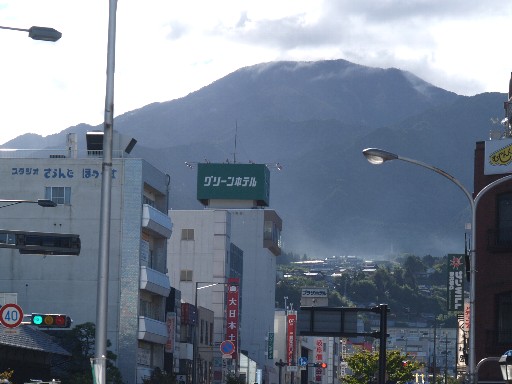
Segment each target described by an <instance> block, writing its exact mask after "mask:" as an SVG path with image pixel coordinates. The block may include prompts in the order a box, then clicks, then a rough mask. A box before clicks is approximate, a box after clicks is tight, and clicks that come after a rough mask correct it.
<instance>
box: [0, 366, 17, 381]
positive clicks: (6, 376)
mask: <svg viewBox="0 0 512 384" xmlns="http://www.w3.org/2000/svg"><path fill="white" fill-rule="evenodd" d="M12 375H14V370H12V369H7V370H6V371H4V372H0V380H7V382H10V381H11V378H12Z"/></svg>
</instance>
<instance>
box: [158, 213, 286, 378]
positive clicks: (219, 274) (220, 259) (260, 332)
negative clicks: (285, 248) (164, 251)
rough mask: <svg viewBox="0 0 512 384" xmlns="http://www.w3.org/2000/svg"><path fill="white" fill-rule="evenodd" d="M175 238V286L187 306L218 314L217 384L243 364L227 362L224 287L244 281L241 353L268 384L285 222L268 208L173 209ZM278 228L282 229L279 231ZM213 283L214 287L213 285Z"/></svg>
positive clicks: (171, 251) (172, 249) (172, 246)
mask: <svg viewBox="0 0 512 384" xmlns="http://www.w3.org/2000/svg"><path fill="white" fill-rule="evenodd" d="M169 214H170V215H171V216H172V218H173V224H174V234H173V236H172V237H171V239H170V241H169V247H168V265H169V274H170V278H171V281H173V284H174V286H175V287H176V288H177V289H179V290H180V291H181V292H182V299H183V300H184V301H187V302H190V303H194V302H197V304H198V307H204V308H208V309H211V310H212V311H213V312H214V334H213V342H214V349H213V352H214V364H213V365H214V372H213V382H220V381H222V379H223V378H224V377H225V375H226V372H232V373H235V372H236V371H237V369H238V368H237V364H239V362H237V361H233V359H226V356H224V357H223V354H222V353H221V352H220V350H219V347H220V344H221V343H222V342H223V341H225V340H226V338H227V336H226V333H227V332H226V331H227V330H226V326H227V319H226V313H228V312H227V311H226V308H227V304H228V303H227V302H226V298H227V296H226V283H227V281H228V279H229V278H238V279H239V281H240V295H241V300H240V304H239V305H240V309H239V328H238V335H239V336H238V340H237V342H238V346H237V350H238V351H239V352H240V351H243V353H245V354H246V356H248V357H249V359H251V360H253V361H255V362H256V364H257V368H256V369H261V372H262V380H263V381H264V380H265V379H266V380H267V381H266V382H269V381H268V380H269V375H270V374H271V372H273V371H274V369H273V365H274V363H273V360H269V359H267V355H266V352H267V349H266V348H267V345H266V343H267V337H268V333H269V332H272V331H273V321H274V301H275V271H276V260H275V258H276V256H277V255H278V254H279V253H280V244H279V240H278V238H277V237H276V236H277V235H276V233H278V232H280V229H281V219H280V218H279V216H277V214H276V213H275V211H272V210H264V209H232V210H231V209H214V208H212V209H205V210H196V211H179V210H172V211H170V212H169ZM276 226H277V228H278V229H276ZM214 284H215V285H214Z"/></svg>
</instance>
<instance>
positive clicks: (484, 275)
mask: <svg viewBox="0 0 512 384" xmlns="http://www.w3.org/2000/svg"><path fill="white" fill-rule="evenodd" d="M511 146H512V139H511V138H510V137H508V138H504V139H497V140H489V141H485V142H478V143H476V150H475V168H474V169H475V171H474V184H475V187H474V190H475V194H476V193H478V192H479V191H481V190H482V189H483V188H484V187H485V186H487V185H489V184H490V183H492V182H493V181H495V180H497V179H498V178H500V177H503V176H504V174H506V173H512V167H511V166H510V161H507V160H506V159H507V157H509V156H510V155H509V154H510V148H511ZM511 207H512V182H505V183H503V184H500V185H498V186H496V187H494V188H492V189H488V191H487V192H486V193H485V195H482V198H481V199H480V201H479V204H478V207H477V212H476V223H477V225H476V265H475V266H471V268H475V269H476V279H475V308H476V311H475V331H476V333H475V352H476V353H475V356H476V361H477V362H478V361H480V360H481V359H483V358H486V357H493V356H501V355H502V354H503V353H504V352H506V351H507V350H510V349H512V311H511V308H512V277H511V274H510V271H509V269H508V268H507V267H506V266H507V265H508V263H509V261H510V257H511V255H512V208H511ZM500 375H501V374H500V371H499V367H498V365H497V364H492V363H490V364H484V365H482V367H481V369H480V372H479V378H480V379H482V380H485V379H487V380H499V379H501V376H500Z"/></svg>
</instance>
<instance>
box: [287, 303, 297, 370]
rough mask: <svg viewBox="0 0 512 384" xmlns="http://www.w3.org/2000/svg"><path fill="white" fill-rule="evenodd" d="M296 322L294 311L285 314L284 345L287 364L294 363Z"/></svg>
mask: <svg viewBox="0 0 512 384" xmlns="http://www.w3.org/2000/svg"><path fill="white" fill-rule="evenodd" d="M296 324H297V315H296V314H294V313H291V314H288V315H287V316H286V325H287V329H286V346H287V350H288V353H287V361H286V362H287V363H288V365H296V364H297V363H296V362H295V344H296V342H295V335H296Z"/></svg>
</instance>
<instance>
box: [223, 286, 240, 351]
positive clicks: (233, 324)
mask: <svg viewBox="0 0 512 384" xmlns="http://www.w3.org/2000/svg"><path fill="white" fill-rule="evenodd" d="M239 300H240V279H238V278H229V279H228V293H227V303H226V340H229V341H231V342H232V343H233V345H234V346H235V351H234V352H233V354H232V355H231V356H233V359H237V358H238V320H239V315H240V314H239V308H240V306H239Z"/></svg>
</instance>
